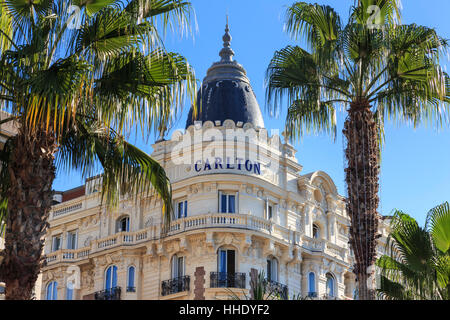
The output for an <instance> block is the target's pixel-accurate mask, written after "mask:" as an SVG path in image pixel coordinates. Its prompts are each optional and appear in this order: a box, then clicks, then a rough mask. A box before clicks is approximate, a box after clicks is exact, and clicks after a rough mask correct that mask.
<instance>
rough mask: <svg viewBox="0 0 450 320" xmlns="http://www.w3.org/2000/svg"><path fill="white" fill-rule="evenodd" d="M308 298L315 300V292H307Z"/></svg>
mask: <svg viewBox="0 0 450 320" xmlns="http://www.w3.org/2000/svg"><path fill="white" fill-rule="evenodd" d="M308 298H317V292H308Z"/></svg>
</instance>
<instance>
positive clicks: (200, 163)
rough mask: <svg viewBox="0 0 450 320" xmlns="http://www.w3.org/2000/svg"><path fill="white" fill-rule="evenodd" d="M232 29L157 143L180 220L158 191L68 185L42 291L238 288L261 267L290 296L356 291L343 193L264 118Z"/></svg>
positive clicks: (138, 294)
mask: <svg viewBox="0 0 450 320" xmlns="http://www.w3.org/2000/svg"><path fill="white" fill-rule="evenodd" d="M228 31H229V30H228V26H227V28H226V33H225V35H224V36H223V41H224V46H223V48H222V50H221V51H220V57H221V60H220V61H219V62H216V63H214V64H213V65H212V66H211V67H210V68H209V69H208V72H207V75H206V77H205V78H204V80H203V83H202V86H201V88H200V90H199V93H198V101H197V107H198V108H197V109H198V112H197V113H195V112H194V111H193V110H190V113H189V117H188V120H187V123H186V130H185V131H184V132H182V131H176V132H175V133H174V134H173V135H172V137H171V138H170V139H168V140H164V139H163V140H159V141H157V142H156V143H155V144H154V145H153V150H154V151H153V153H152V157H153V158H154V159H156V160H157V161H158V162H159V163H160V164H161V165H162V166H163V167H164V169H165V170H166V172H167V174H168V176H169V178H170V181H171V184H172V189H173V203H174V217H173V219H172V221H171V223H170V228H168V229H166V228H164V227H163V224H162V202H161V199H160V198H159V197H158V196H157V195H154V194H138V195H130V196H127V195H123V196H121V197H120V203H119V205H118V206H117V207H110V206H107V205H105V203H102V202H101V200H100V196H99V195H100V192H99V191H100V183H101V177H95V178H91V179H88V180H87V181H86V183H85V185H83V186H80V187H78V188H75V189H72V190H68V191H64V192H60V193H58V194H57V195H55V205H54V206H53V208H52V211H51V214H50V220H49V223H50V228H49V230H48V234H47V237H46V241H45V248H44V253H45V257H46V261H47V265H46V266H45V267H44V268H43V270H42V281H43V282H42V290H41V292H40V298H41V299H59V300H64V299H101V300H104V299H108V300H109V299H110V300H114V299H121V300H128V299H230V297H231V295H232V294H237V295H238V296H243V295H247V296H249V295H250V293H249V289H250V280H251V278H252V277H253V276H255V274H256V272H261V271H263V272H264V274H265V277H266V278H267V283H268V286H270V288H271V289H273V290H275V291H276V292H278V293H279V294H280V295H281V296H283V297H292V296H293V295H301V296H310V297H313V298H327V299H352V298H353V296H354V289H355V287H356V286H355V276H354V274H353V273H352V265H353V263H354V261H353V256H352V253H351V250H350V249H349V244H348V241H349V238H348V235H349V226H350V219H349V216H348V215H347V213H346V210H345V202H344V198H343V197H342V196H340V195H339V194H338V193H337V190H336V186H335V184H334V183H333V180H332V179H331V178H330V176H329V175H328V174H326V173H325V172H323V171H315V172H310V173H303V172H302V166H301V165H300V164H299V163H298V161H297V159H296V157H295V153H296V150H294V148H293V146H292V145H290V144H289V143H288V142H286V141H285V139H283V138H282V137H280V136H279V135H278V134H276V133H272V134H269V133H268V132H267V130H266V129H265V128H264V120H263V117H262V114H261V111H260V108H259V105H258V103H257V100H256V97H255V94H254V92H253V90H252V87H251V85H250V81H249V79H248V78H247V76H246V71H245V70H244V68H243V67H242V66H241V65H240V64H238V63H237V62H236V61H234V60H233V55H234V52H233V50H232V49H231V47H230V41H231V36H230V35H229V32H228ZM386 227H387V226H386V225H385V224H384V222H383V221H381V223H380V232H381V233H382V234H383V238H382V239H385V238H386V236H387V231H386ZM383 241H384V240H383ZM381 246H382V244H381V243H380V246H379V247H380V248H381Z"/></svg>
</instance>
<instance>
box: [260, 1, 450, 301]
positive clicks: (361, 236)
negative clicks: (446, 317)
mask: <svg viewBox="0 0 450 320" xmlns="http://www.w3.org/2000/svg"><path fill="white" fill-rule="evenodd" d="M398 21H400V12H399V9H398V3H397V0H360V1H358V3H357V4H356V3H355V5H354V6H352V7H351V11H350V15H349V19H348V22H347V24H346V25H344V24H343V23H342V21H341V18H340V16H339V15H338V13H337V12H336V11H335V10H334V9H333V8H331V7H329V6H326V5H318V4H309V3H304V2H298V3H295V4H293V5H292V6H290V7H289V8H288V9H287V23H286V27H287V31H288V32H290V34H291V35H292V37H293V38H294V39H298V38H300V37H302V38H303V40H305V41H306V43H307V45H308V48H307V49H308V50H309V51H308V50H306V49H303V48H301V47H300V46H287V47H285V48H284V49H281V50H279V51H276V52H275V54H274V57H273V58H272V60H271V62H270V64H269V66H268V69H267V72H266V82H267V89H266V101H267V103H268V106H269V108H271V109H272V111H276V110H277V109H278V108H279V105H280V104H281V103H282V101H283V99H284V97H285V96H287V98H288V105H289V108H288V112H287V119H286V132H287V134H288V136H289V137H290V138H292V139H297V138H299V137H301V136H302V134H303V133H304V131H306V132H314V133H316V132H320V131H322V132H327V133H331V134H332V135H334V137H336V131H337V129H336V111H337V108H339V107H340V110H341V111H342V112H345V113H346V120H345V123H344V129H343V134H344V136H345V138H346V146H345V148H346V149H345V157H346V161H347V168H346V169H345V174H346V178H345V180H346V184H347V194H348V198H347V212H348V214H349V216H350V218H351V228H350V245H351V248H352V250H353V252H354V254H355V265H354V269H353V270H354V273H355V274H356V277H357V281H358V288H359V298H360V299H362V300H365V299H370V298H373V291H371V290H369V289H370V287H372V284H368V279H369V278H370V275H371V273H372V272H373V271H372V270H373V264H374V262H375V246H376V239H377V237H378V235H377V226H378V213H377V208H378V202H379V198H378V188H379V185H378V179H379V170H380V169H379V166H380V147H381V145H382V141H383V138H384V130H383V124H384V120H385V118H386V117H387V118H388V119H397V120H400V121H405V122H412V123H413V124H414V125H415V126H416V125H418V124H419V123H421V122H423V121H426V120H430V121H435V122H436V123H437V124H439V125H442V121H443V120H444V119H445V113H446V111H447V110H448V109H447V108H448V102H449V78H448V76H447V74H446V73H445V72H444V71H443V69H442V67H441V65H440V59H441V57H442V56H443V54H445V52H446V50H447V47H448V43H447V41H446V40H444V39H442V38H441V37H439V36H438V35H437V34H436V32H435V30H434V29H431V28H427V27H424V26H418V25H416V24H411V25H401V24H399V23H398ZM374 22H376V23H378V24H375V23H374Z"/></svg>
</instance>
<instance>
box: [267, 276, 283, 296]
mask: <svg viewBox="0 0 450 320" xmlns="http://www.w3.org/2000/svg"><path fill="white" fill-rule="evenodd" d="M266 291H268V292H269V293H272V294H276V295H279V296H280V297H281V299H283V300H287V299H288V287H287V286H286V285H284V284H281V283H279V282H276V281H272V280H267V279H266Z"/></svg>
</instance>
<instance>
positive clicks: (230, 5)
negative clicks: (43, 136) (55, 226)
mask: <svg viewBox="0 0 450 320" xmlns="http://www.w3.org/2000/svg"><path fill="white" fill-rule="evenodd" d="M294 2H295V1H288V0H192V4H193V7H194V10H195V14H196V21H197V26H198V29H197V30H196V31H195V32H194V35H193V36H188V37H186V36H185V37H183V38H181V37H180V36H179V35H173V34H168V35H167V37H166V39H165V45H166V48H167V49H168V50H170V51H174V52H178V53H180V54H182V55H184V56H185V57H186V58H187V59H188V61H189V63H190V64H191V65H192V66H193V67H194V69H195V73H196V76H197V77H198V79H200V80H201V79H203V77H204V76H205V75H206V70H207V69H208V68H209V67H210V66H211V64H212V63H213V62H215V61H218V60H219V56H218V53H219V50H220V49H221V47H222V35H223V33H224V27H225V16H226V14H227V13H228V15H229V24H230V29H231V31H230V33H231V35H232V37H233V40H232V43H231V47H232V48H233V50H234V52H235V57H234V58H235V60H237V61H238V62H239V63H240V64H242V65H243V66H244V68H245V69H246V70H247V75H248V77H249V79H250V81H251V83H252V86H253V89H254V91H255V94H256V97H257V100H258V102H259V105H260V107H261V109H262V112H263V117H264V121H265V124H266V127H267V129H268V130H269V132H270V129H280V131H282V130H283V127H284V120H285V116H286V105H285V106H283V109H282V110H281V113H280V115H279V117H278V118H273V117H271V116H270V115H269V112H268V111H267V110H266V107H265V100H264V97H265V87H264V74H265V71H266V68H267V66H268V64H269V62H270V59H271V58H272V56H273V53H274V52H275V51H276V50H279V49H281V48H283V47H285V46H286V45H289V44H299V45H302V43H301V42H295V41H294V40H291V39H290V38H289V37H288V35H287V34H286V33H285V32H284V31H283V24H284V14H285V10H286V7H287V6H289V5H290V4H292V3H294ZM308 2H317V3H320V4H328V5H331V6H332V7H334V8H335V9H336V10H337V11H338V12H339V14H341V16H342V17H343V20H344V21H345V20H346V18H347V16H348V12H349V7H350V5H352V4H353V0H328V1H319V0H317V1H308ZM448 12H450V1H448V0H430V1H424V0H403V10H402V18H403V23H406V24H408V23H416V24H420V25H425V26H428V27H432V28H435V29H436V30H437V32H438V33H439V35H440V36H442V37H444V38H446V39H450V19H448ZM445 64H446V65H447V64H448V63H447V62H445ZM188 108H189V106H188V105H186V106H185V107H184V109H183V112H182V115H181V116H180V118H179V120H178V121H177V123H176V125H175V129H177V128H181V129H182V128H184V125H185V122H186V118H187V113H188ZM343 122H344V117H343V115H342V114H340V115H339V117H338V136H337V138H336V141H334V140H333V139H332V138H331V137H329V136H327V135H306V136H304V138H303V139H302V140H301V141H299V142H297V143H295V144H294V146H295V148H296V149H297V151H298V152H297V159H298V161H299V163H300V164H301V165H303V172H302V173H304V174H306V173H309V172H312V171H316V170H323V171H325V172H327V173H328V174H329V175H330V176H331V177H332V178H333V180H334V182H335V183H336V186H337V188H338V191H339V193H340V194H342V195H345V193H346V187H345V182H344V155H343V145H342V141H343V137H342V133H341V132H342V125H343ZM170 135H171V133H169V137H170ZM153 141H154V138H153V134H152V136H151V137H150V139H149V141H143V140H142V139H140V137H138V138H132V139H131V142H133V143H135V144H137V145H138V146H139V147H140V148H141V149H143V150H145V151H146V152H148V153H151V152H152V147H151V144H152V143H153ZM449 164H450V129H449V128H440V129H437V128H435V127H432V126H428V127H426V126H421V127H419V128H417V129H414V128H413V127H412V126H408V125H406V124H400V125H398V124H395V123H387V124H386V143H385V145H384V147H383V153H382V165H381V176H380V186H381V188H380V208H379V210H380V212H381V213H382V214H384V215H387V214H390V213H391V211H392V210H393V209H394V208H396V209H399V210H402V211H405V212H407V213H409V214H411V215H412V216H413V217H414V218H416V219H417V220H418V221H419V223H420V224H422V225H423V224H424V223H425V217H426V213H427V212H428V210H429V209H431V208H432V207H434V206H436V205H438V204H440V203H442V202H444V201H448V200H450V165H449ZM83 183H84V181H83V179H82V177H81V175H80V174H79V173H77V172H71V173H67V172H60V171H59V172H58V174H57V178H56V180H55V182H54V188H55V189H56V190H67V189H70V188H73V187H76V186H78V185H81V184H83Z"/></svg>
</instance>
